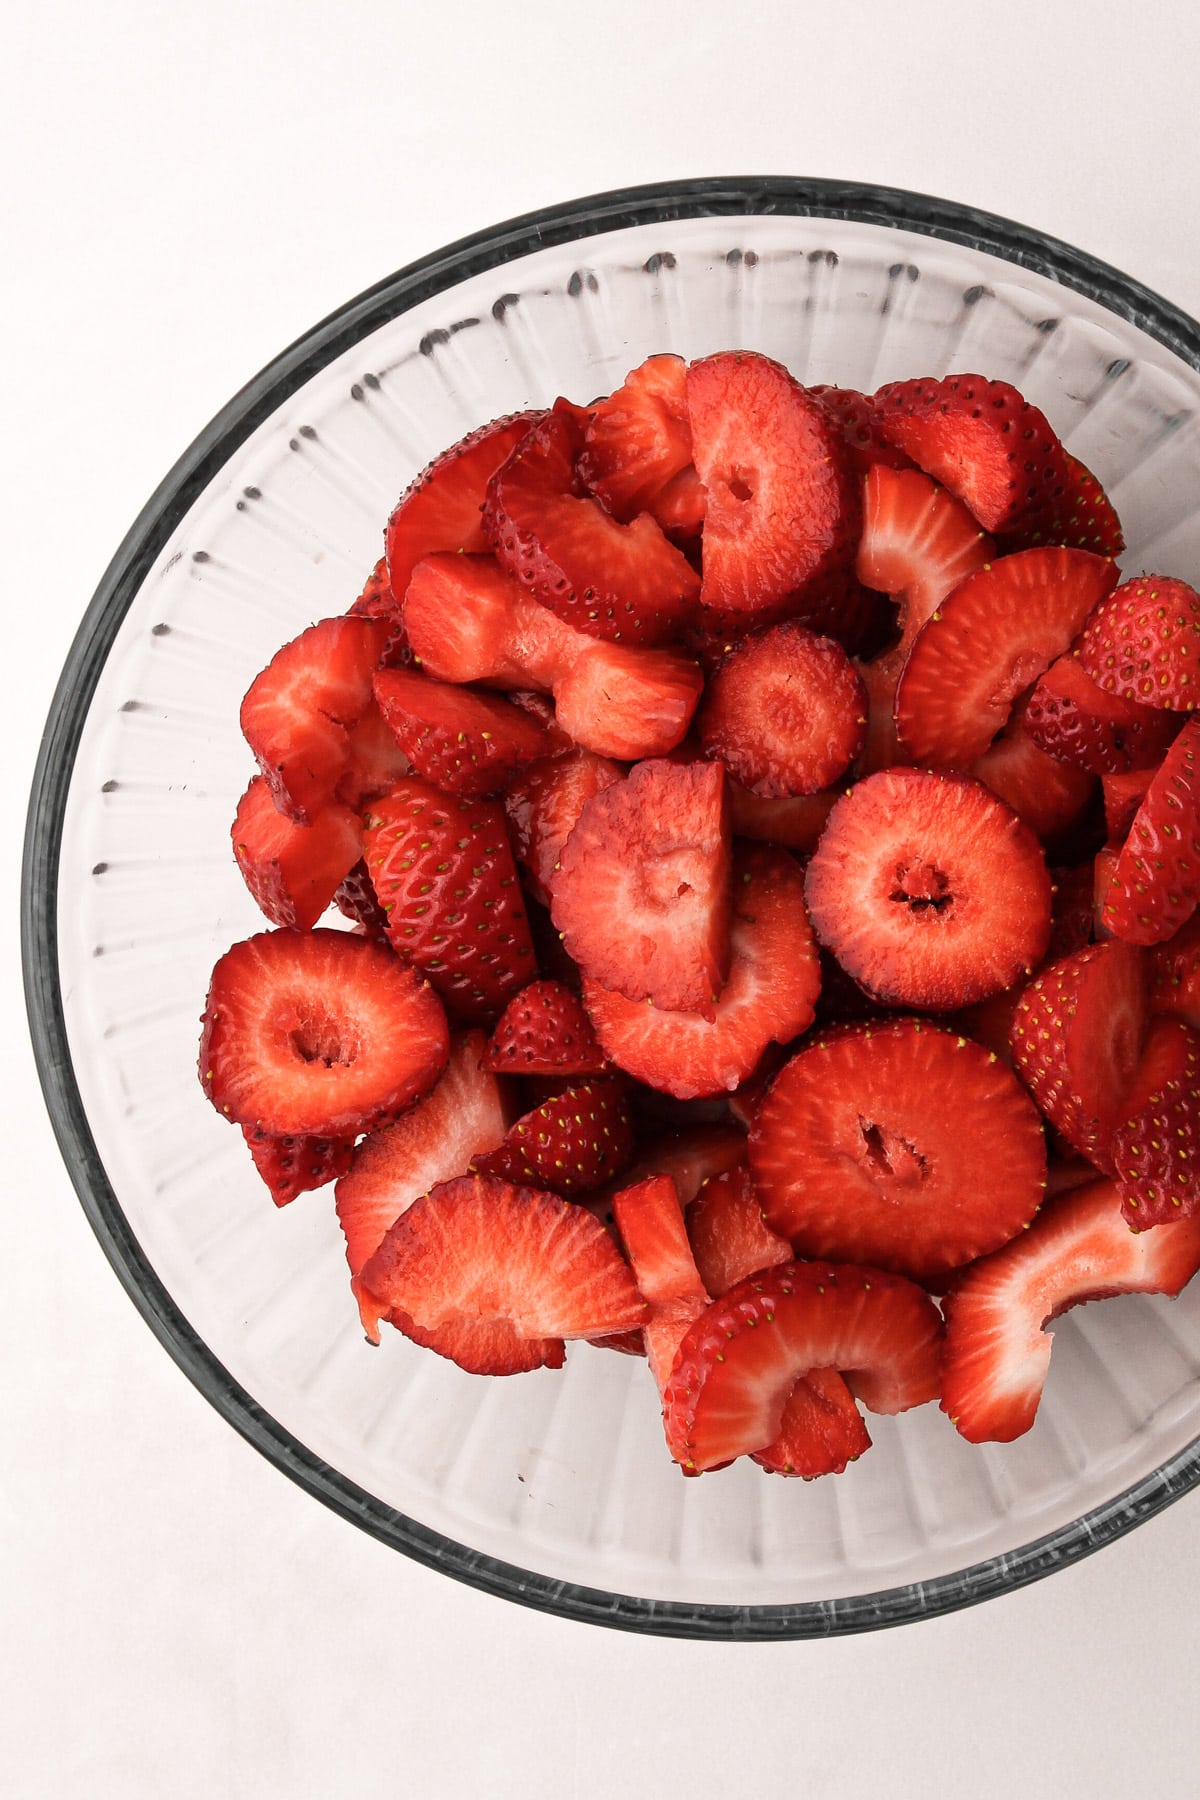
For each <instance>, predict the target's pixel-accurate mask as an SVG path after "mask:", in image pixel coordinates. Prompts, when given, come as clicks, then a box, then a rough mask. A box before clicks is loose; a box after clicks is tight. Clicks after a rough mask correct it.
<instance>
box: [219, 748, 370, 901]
mask: <svg viewBox="0 0 1200 1800" xmlns="http://www.w3.org/2000/svg"><path fill="white" fill-rule="evenodd" d="M231 835H232V838H233V854H234V856H235V857H236V858H237V865H238V868H239V869H240V870H241V872H242V879H243V881H244V882H245V883H246V886H247V887H248V888H249V890H250V892H251V894H252V895H253V896H254V899H255V901H256V902H257V904H258V906H259V908H260V909H261V911H262V912H264V913H265V914H266V916H267V918H268V919H270V921H271V923H272V925H291V926H294V927H295V929H296V930H298V931H309V930H311V928H312V927H313V926H314V925H315V924H316V922H317V920H318V919H319V918H320V917H321V914H322V913H323V912H324V911H325V910H326V908H327V907H328V906H329V904H330V902H331V901H332V900H333V897H334V895H335V893H336V892H337V890H338V888H339V887H340V886H341V884H342V882H343V881H344V880H345V879H346V877H347V876H348V875H349V873H350V871H351V869H352V868H353V867H354V865H355V864H356V863H357V862H358V861H359V859H360V857H361V855H362V825H361V823H360V821H359V819H358V818H357V816H356V815H355V814H354V813H352V812H351V811H350V810H349V808H348V807H345V806H337V805H329V806H326V807H324V808H323V809H322V810H321V811H320V812H319V813H317V814H316V816H315V817H314V819H313V822H312V824H311V825H297V824H296V823H295V822H294V821H293V820H291V819H289V818H286V817H285V816H284V814H283V813H281V812H279V811H278V810H277V809H276V806H275V802H274V801H273V800H272V798H271V791H270V789H269V788H268V786H267V784H266V782H265V781H264V780H263V778H262V776H261V775H256V776H255V777H254V779H253V781H252V782H251V783H250V786H249V787H248V788H247V789H246V792H245V793H244V794H243V795H242V798H241V800H240V801H239V802H238V809H237V816H236V817H235V819H234V821H233V830H232V833H231Z"/></svg>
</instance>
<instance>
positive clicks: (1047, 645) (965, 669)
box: [896, 549, 1117, 766]
mask: <svg viewBox="0 0 1200 1800" xmlns="http://www.w3.org/2000/svg"><path fill="white" fill-rule="evenodd" d="M1116 580H1117V568H1116V564H1115V563H1113V562H1111V561H1110V560H1109V559H1108V558H1107V557H1103V556H1093V555H1092V554H1091V552H1090V551H1088V550H1059V549H1046V550H1019V551H1017V552H1016V553H1015V554H1014V555H1012V556H1002V557H999V558H997V560H996V561H995V562H992V563H988V564H986V565H985V566H984V567H983V568H981V569H977V570H976V572H975V573H974V574H973V575H968V576H967V578H966V580H965V581H963V582H960V584H959V585H958V587H956V588H955V589H954V592H953V593H952V594H951V595H950V596H949V598H948V599H946V600H944V601H943V602H942V604H941V606H940V607H939V608H938V610H937V612H936V613H934V614H933V616H932V617H931V618H930V619H929V621H928V623H927V624H926V625H924V626H923V627H922V630H921V632H920V634H919V636H918V637H917V639H916V641H915V642H914V644H913V647H912V649H911V650H910V652H909V656H908V661H907V663H906V664H905V666H904V673H903V675H902V676H901V677H900V682H899V685H898V687H897V689H896V730H897V733H898V734H899V737H900V741H901V743H902V744H903V745H904V746H905V748H906V749H907V751H908V753H909V755H910V756H911V757H912V758H913V760H914V761H915V762H933V763H943V764H956V765H959V766H968V765H970V764H971V763H973V762H974V761H975V759H976V757H979V756H982V755H983V753H984V751H985V750H986V749H987V747H988V745H989V744H990V743H991V741H992V739H993V738H994V737H995V735H996V733H997V732H998V731H999V730H1000V729H1001V727H1002V726H1003V725H1004V724H1005V723H1006V722H1007V720H1008V716H1009V713H1010V712H1011V711H1012V705H1013V702H1014V700H1016V699H1017V698H1018V696H1019V695H1020V694H1021V693H1023V692H1024V690H1025V689H1026V688H1027V687H1029V686H1030V685H1031V684H1032V683H1033V682H1034V681H1036V680H1037V678H1038V676H1039V675H1041V674H1042V673H1043V671H1044V670H1046V669H1048V668H1049V666H1050V664H1051V663H1052V662H1054V660H1055V659H1056V658H1057V657H1060V656H1062V655H1063V654H1064V653H1065V652H1066V651H1067V650H1068V649H1069V647H1070V645H1071V642H1072V640H1073V639H1074V637H1075V636H1076V634H1077V632H1078V631H1079V629H1080V627H1081V625H1082V624H1083V622H1084V620H1085V619H1086V618H1087V616H1088V614H1089V613H1090V612H1091V611H1092V609H1093V607H1095V606H1096V604H1097V603H1098V602H1099V601H1100V600H1102V599H1103V598H1104V596H1105V595H1106V594H1108V593H1110V592H1111V591H1112V589H1113V587H1114V586H1115V585H1116Z"/></svg>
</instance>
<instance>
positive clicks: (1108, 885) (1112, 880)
mask: <svg viewBox="0 0 1200 1800" xmlns="http://www.w3.org/2000/svg"><path fill="white" fill-rule="evenodd" d="M1120 854H1121V852H1120V850H1119V849H1116V848H1114V847H1113V846H1112V845H1111V844H1105V845H1104V847H1103V848H1102V849H1100V850H1097V852H1096V858H1095V862H1094V864H1093V867H1094V868H1095V871H1096V874H1095V887H1094V892H1093V896H1092V935H1093V937H1094V938H1095V939H1096V941H1097V943H1104V942H1106V941H1107V939H1109V938H1110V937H1112V936H1113V933H1112V932H1111V931H1110V930H1109V928H1108V925H1107V924H1106V922H1105V918H1104V908H1105V906H1106V904H1107V902H1108V896H1109V894H1110V893H1111V892H1112V890H1113V888H1114V887H1119V886H1120V883H1119V882H1118V881H1117V879H1116V872H1117V858H1118V857H1119V856H1120Z"/></svg>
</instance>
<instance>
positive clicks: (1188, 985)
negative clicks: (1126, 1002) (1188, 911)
mask: <svg viewBox="0 0 1200 1800" xmlns="http://www.w3.org/2000/svg"><path fill="white" fill-rule="evenodd" d="M1150 1010H1151V1012H1154V1013H1167V1014H1168V1015H1171V1016H1173V1017H1175V1018H1179V1019H1182V1020H1183V1022H1184V1024H1185V1025H1190V1026H1191V1028H1192V1030H1193V1031H1200V914H1198V913H1193V914H1192V916H1191V918H1190V919H1189V920H1188V922H1187V924H1186V925H1181V926H1180V928H1179V930H1178V931H1177V932H1176V933H1175V936H1174V937H1173V938H1171V939H1169V941H1168V942H1167V943H1165V944H1158V945H1156V946H1155V948H1154V949H1153V950H1152V951H1151V952H1150Z"/></svg>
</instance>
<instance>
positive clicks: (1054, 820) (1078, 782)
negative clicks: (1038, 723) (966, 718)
mask: <svg viewBox="0 0 1200 1800" xmlns="http://www.w3.org/2000/svg"><path fill="white" fill-rule="evenodd" d="M971 774H972V775H973V776H974V777H975V779H976V781H982V783H983V785H984V787H986V788H989V789H990V790H991V792H992V793H993V794H995V795H996V797H997V799H1000V800H1003V801H1004V803H1005V805H1006V806H1011V807H1012V809H1013V811H1014V812H1015V813H1016V814H1017V816H1018V818H1020V819H1023V820H1024V821H1025V823H1026V825H1028V827H1029V829H1030V831H1032V832H1033V834H1034V836H1035V837H1038V838H1041V840H1042V842H1043V843H1046V842H1048V841H1050V840H1051V839H1056V838H1059V837H1061V835H1062V833H1063V832H1065V831H1067V830H1069V829H1070V827H1071V826H1072V825H1074V824H1075V823H1076V821H1077V820H1078V819H1079V818H1081V817H1082V815H1083V814H1084V812H1085V810H1086V808H1087V805H1088V802H1089V801H1090V800H1091V799H1092V796H1093V795H1094V793H1095V788H1096V782H1095V777H1094V776H1092V775H1086V774H1085V773H1084V771H1083V770H1082V769H1076V768H1073V767H1072V766H1071V764H1070V763H1064V762H1059V761H1058V760H1057V759H1056V758H1055V757H1053V756H1047V755H1046V752H1045V751H1044V750H1039V749H1038V747H1037V745H1036V744H1035V743H1034V741H1033V739H1032V738H1031V737H1030V735H1029V733H1028V732H1027V731H1026V729H1025V719H1024V711H1023V708H1022V707H1021V706H1018V707H1017V708H1016V709H1015V710H1014V712H1013V716H1012V718H1011V719H1010V720H1009V722H1008V724H1007V725H1006V726H1005V727H1004V730H1003V731H1002V732H1001V733H1000V736H999V737H998V738H997V739H996V741H995V743H994V744H990V745H989V746H988V748H987V749H986V750H985V751H984V753H983V755H982V756H981V757H980V758H979V760H978V761H977V762H975V763H973V764H972V766H971Z"/></svg>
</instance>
